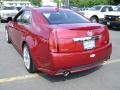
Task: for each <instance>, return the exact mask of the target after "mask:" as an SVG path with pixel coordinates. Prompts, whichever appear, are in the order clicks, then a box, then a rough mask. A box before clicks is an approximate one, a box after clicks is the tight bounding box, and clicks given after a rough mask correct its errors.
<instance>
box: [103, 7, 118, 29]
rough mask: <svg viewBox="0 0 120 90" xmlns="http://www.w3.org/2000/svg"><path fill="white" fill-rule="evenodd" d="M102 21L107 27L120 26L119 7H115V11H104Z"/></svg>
mask: <svg viewBox="0 0 120 90" xmlns="http://www.w3.org/2000/svg"><path fill="white" fill-rule="evenodd" d="M103 23H104V24H106V25H108V27H110V28H111V27H120V7H116V10H115V11H112V12H109V13H106V15H105V18H104V20H103Z"/></svg>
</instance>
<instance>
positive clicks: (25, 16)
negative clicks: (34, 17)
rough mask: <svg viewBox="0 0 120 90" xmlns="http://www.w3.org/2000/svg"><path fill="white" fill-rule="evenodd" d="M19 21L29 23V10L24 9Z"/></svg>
mask: <svg viewBox="0 0 120 90" xmlns="http://www.w3.org/2000/svg"><path fill="white" fill-rule="evenodd" d="M21 22H22V23H23V24H30V23H31V13H30V11H25V12H24V13H23V15H22V17H21Z"/></svg>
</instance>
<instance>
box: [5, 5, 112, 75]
mask: <svg viewBox="0 0 120 90" xmlns="http://www.w3.org/2000/svg"><path fill="white" fill-rule="evenodd" d="M8 20H9V23H8V24H7V25H6V27H5V29H6V38H7V42H8V43H11V42H12V44H13V45H14V46H15V48H16V49H17V51H18V52H19V53H20V54H21V55H22V56H23V60H24V63H25V67H26V69H27V70H28V72H30V73H33V72H35V71H36V70H40V71H43V72H45V73H47V74H49V75H61V74H63V75H64V76H67V75H68V74H69V73H74V72H79V71H83V70H88V69H91V68H95V67H97V66H99V65H101V64H102V63H103V62H104V61H105V60H108V59H109V58H110V55H111V52H112V44H111V42H110V41H109V33H108V28H107V26H105V25H101V24H97V23H91V22H90V21H89V20H88V19H86V18H85V17H83V16H81V15H79V14H77V13H76V12H74V11H72V10H69V9H62V8H59V9H58V8H54V7H41V8H26V9H23V10H21V11H20V12H19V13H18V14H17V15H16V16H15V18H14V19H13V20H12V18H11V17H9V18H8Z"/></svg>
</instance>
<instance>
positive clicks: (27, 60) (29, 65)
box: [23, 44, 36, 73]
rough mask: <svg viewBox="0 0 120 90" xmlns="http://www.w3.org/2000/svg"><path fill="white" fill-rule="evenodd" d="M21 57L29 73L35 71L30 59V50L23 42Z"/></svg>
mask: <svg viewBox="0 0 120 90" xmlns="http://www.w3.org/2000/svg"><path fill="white" fill-rule="evenodd" d="M23 59H24V64H25V67H26V69H27V71H28V72H29V73H35V72H36V68H35V66H34V64H33V61H32V58H31V55H30V51H29V48H28V45H27V44H25V45H24V47H23Z"/></svg>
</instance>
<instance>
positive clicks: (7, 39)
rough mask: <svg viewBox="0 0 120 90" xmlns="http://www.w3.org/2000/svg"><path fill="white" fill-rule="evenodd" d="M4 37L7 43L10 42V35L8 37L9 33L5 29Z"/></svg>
mask: <svg viewBox="0 0 120 90" xmlns="http://www.w3.org/2000/svg"><path fill="white" fill-rule="evenodd" d="M5 37H6V41H7V43H11V40H10V37H9V34H8V31H7V30H5Z"/></svg>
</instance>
